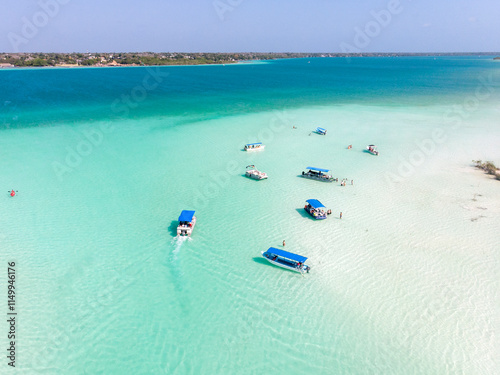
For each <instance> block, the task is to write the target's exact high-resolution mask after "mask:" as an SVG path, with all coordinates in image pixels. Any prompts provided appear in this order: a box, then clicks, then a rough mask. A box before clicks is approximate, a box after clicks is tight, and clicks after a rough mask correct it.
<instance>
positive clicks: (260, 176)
mask: <svg viewBox="0 0 500 375" xmlns="http://www.w3.org/2000/svg"><path fill="white" fill-rule="evenodd" d="M245 176H247V177H249V178H252V179H254V180H265V179H266V178H267V174H265V173H263V172H259V171H257V170H255V169H254V170H251V171H246V172H245Z"/></svg>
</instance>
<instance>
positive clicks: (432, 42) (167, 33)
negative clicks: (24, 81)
mask: <svg viewBox="0 0 500 375" xmlns="http://www.w3.org/2000/svg"><path fill="white" fill-rule="evenodd" d="M499 36H500V2H499V1H498V0H476V1H474V2H472V1H470V0H384V1H380V0H357V1H352V0H330V1H329V0H310V1H308V2H305V1H304V0H300V1H299V0H286V1H285V0H184V1H182V2H181V1H173V0H144V1H143V2H138V1H131V0H120V1H118V0H99V1H98V0H85V1H81V0H38V1H32V0H30V1H28V0H18V1H15V2H10V1H9V2H6V1H4V2H2V3H1V4H0V52H139V51H151V52H361V53H363V52H499V51H500V38H499Z"/></svg>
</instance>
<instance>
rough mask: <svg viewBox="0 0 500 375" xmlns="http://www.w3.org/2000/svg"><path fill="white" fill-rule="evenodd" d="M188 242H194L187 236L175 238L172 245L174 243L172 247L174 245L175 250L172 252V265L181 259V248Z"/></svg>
mask: <svg viewBox="0 0 500 375" xmlns="http://www.w3.org/2000/svg"><path fill="white" fill-rule="evenodd" d="M187 241H192V238H191V237H187V236H185V237H183V236H179V237H175V238H173V239H172V242H171V243H172V245H174V249H173V250H172V254H171V261H172V263H174V262H176V261H177V260H178V259H179V254H180V252H181V247H182V245H183V244H184V243H185V242H187Z"/></svg>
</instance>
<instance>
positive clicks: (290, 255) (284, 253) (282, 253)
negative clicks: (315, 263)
mask: <svg viewBox="0 0 500 375" xmlns="http://www.w3.org/2000/svg"><path fill="white" fill-rule="evenodd" d="M266 253H271V254H274V255H277V256H280V257H283V258H287V259H291V260H295V261H296V262H300V263H304V262H305V261H306V260H307V258H306V257H303V256H302V255H298V254H294V253H289V252H288V251H285V250H280V249H276V248H275V247H270V248H269V249H267V251H266Z"/></svg>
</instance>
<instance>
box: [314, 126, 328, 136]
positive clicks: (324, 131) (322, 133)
mask: <svg viewBox="0 0 500 375" xmlns="http://www.w3.org/2000/svg"><path fill="white" fill-rule="evenodd" d="M316 133H318V134H320V135H326V129H323V128H320V127H317V128H316Z"/></svg>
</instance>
